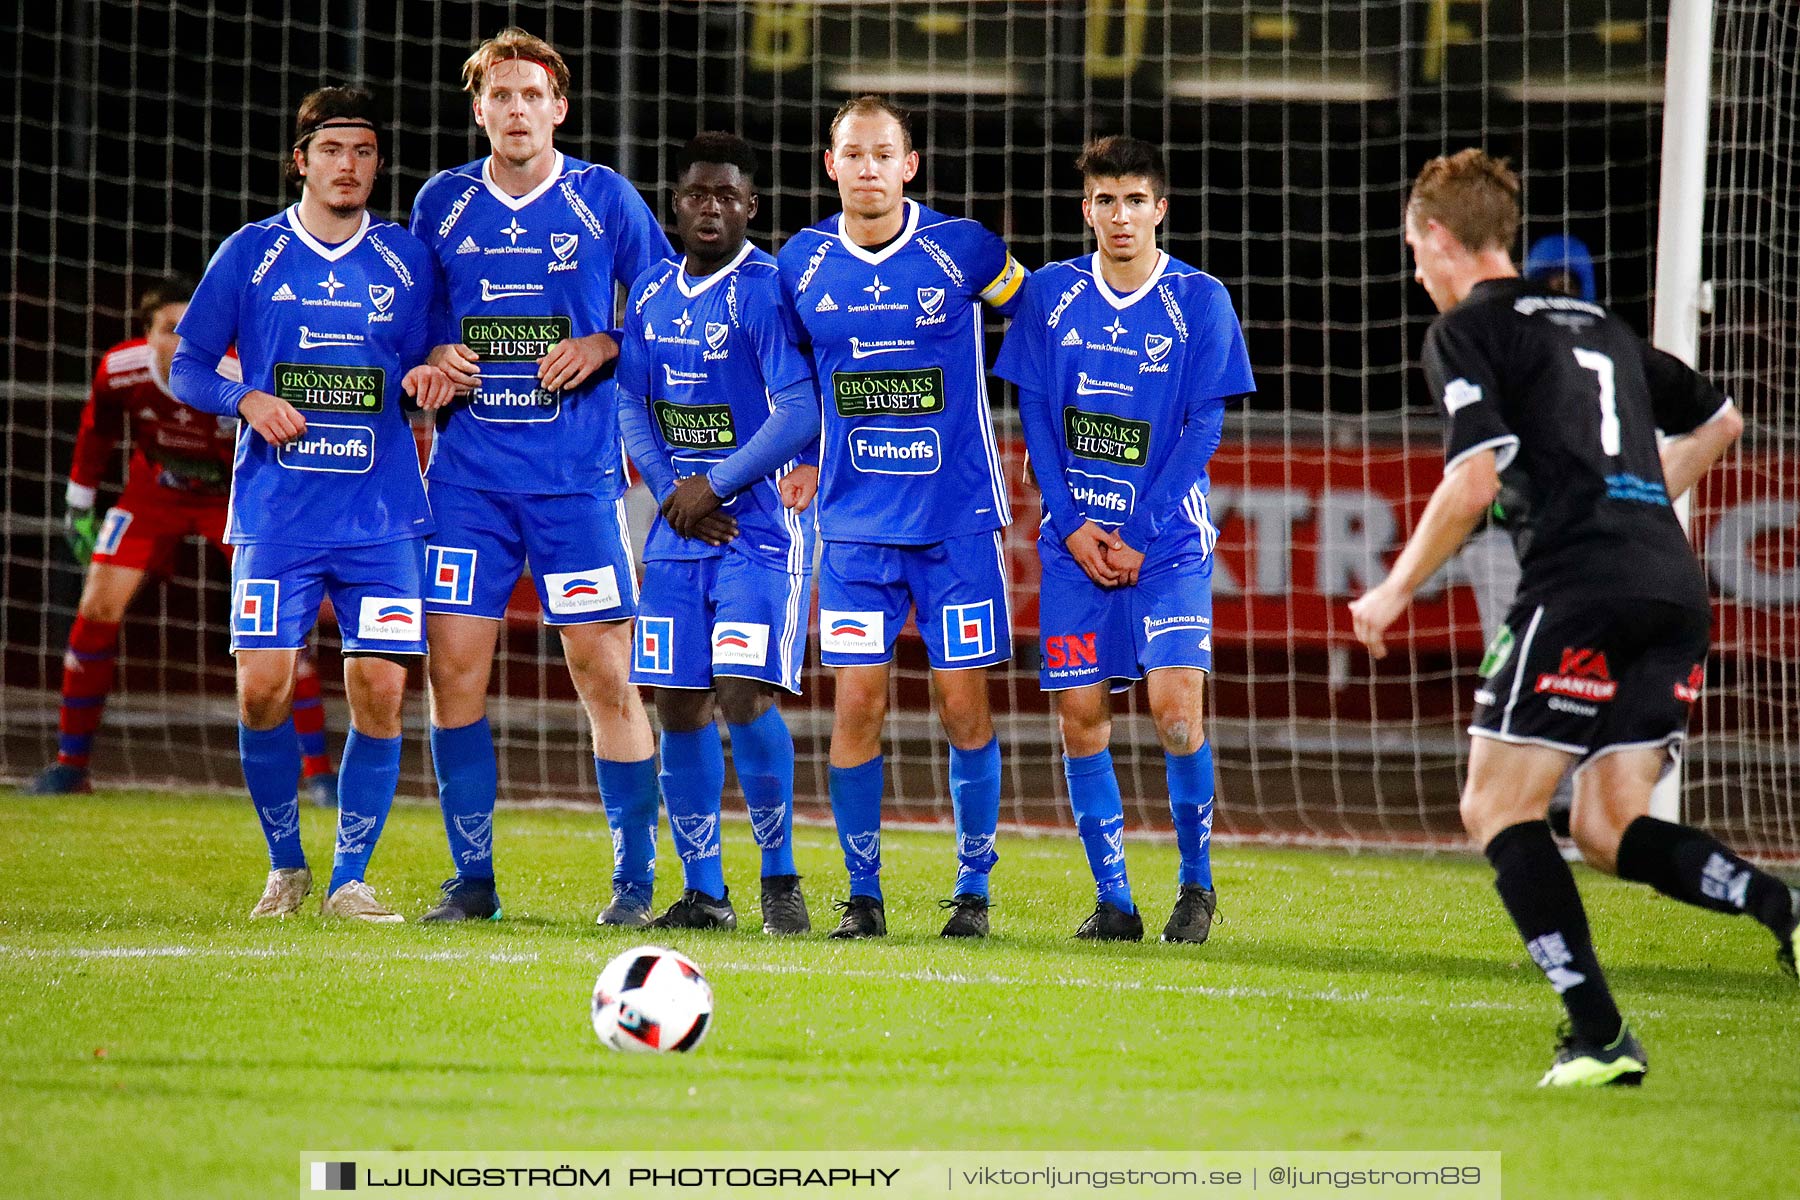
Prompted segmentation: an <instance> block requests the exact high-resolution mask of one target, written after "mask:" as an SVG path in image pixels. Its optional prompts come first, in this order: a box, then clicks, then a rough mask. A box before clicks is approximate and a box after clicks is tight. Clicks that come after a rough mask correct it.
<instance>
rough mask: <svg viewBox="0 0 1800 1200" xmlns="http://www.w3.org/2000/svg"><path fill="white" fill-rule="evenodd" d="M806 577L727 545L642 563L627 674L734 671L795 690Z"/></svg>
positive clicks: (802, 653) (700, 678)
mask: <svg viewBox="0 0 1800 1200" xmlns="http://www.w3.org/2000/svg"><path fill="white" fill-rule="evenodd" d="M811 585H812V580H811V578H810V577H809V576H807V575H793V574H789V573H788V572H787V571H784V570H782V569H781V568H779V567H772V566H768V565H766V564H764V563H760V562H757V561H756V560H755V559H753V558H750V557H749V556H748V555H744V554H735V553H730V552H727V553H725V554H722V555H719V556H717V557H715V558H702V559H695V560H689V561H680V560H674V561H658V562H653V563H646V564H645V565H644V593H643V595H642V596H641V597H640V598H639V600H638V617H637V632H636V638H635V641H634V643H633V645H634V647H635V649H634V651H633V654H632V660H631V682H633V683H641V684H648V685H651V686H653V687H666V688H702V689H704V688H710V687H712V686H713V681H714V680H715V679H716V678H718V677H719V676H721V675H737V676H740V677H742V678H745V679H760V680H762V681H763V682H764V683H772V684H774V685H775V686H776V687H781V688H786V689H787V690H788V691H790V692H792V693H794V694H795V695H796V696H797V695H799V694H800V668H801V666H802V665H803V664H804V662H805V659H806V626H807V621H808V618H809V617H810V616H811V613H810V611H809V609H810V605H809V604H808V601H809V599H810V598H811V591H812V586H811Z"/></svg>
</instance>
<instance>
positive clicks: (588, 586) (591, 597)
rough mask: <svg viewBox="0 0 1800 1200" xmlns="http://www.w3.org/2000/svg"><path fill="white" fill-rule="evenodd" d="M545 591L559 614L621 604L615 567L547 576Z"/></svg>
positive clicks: (606, 607)
mask: <svg viewBox="0 0 1800 1200" xmlns="http://www.w3.org/2000/svg"><path fill="white" fill-rule="evenodd" d="M544 590H545V592H546V593H548V596H549V608H550V611H551V613H553V614H555V615H559V616H561V615H572V614H575V613H590V612H605V611H606V610H607V609H609V608H617V607H619V581H618V576H617V575H616V574H615V573H614V572H613V569H612V568H611V567H601V568H600V569H599V570H596V571H564V572H561V573H559V574H553V575H545V576H544Z"/></svg>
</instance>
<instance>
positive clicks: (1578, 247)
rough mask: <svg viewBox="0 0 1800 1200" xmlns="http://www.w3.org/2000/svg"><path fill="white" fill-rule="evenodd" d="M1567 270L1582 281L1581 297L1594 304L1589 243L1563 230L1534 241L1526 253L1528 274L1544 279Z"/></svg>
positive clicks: (1538, 279)
mask: <svg viewBox="0 0 1800 1200" xmlns="http://www.w3.org/2000/svg"><path fill="white" fill-rule="evenodd" d="M1564 272H1567V273H1568V274H1570V275H1573V276H1574V277H1575V281H1576V282H1577V283H1579V284H1580V285H1581V292H1580V295H1581V298H1582V299H1583V300H1586V301H1587V302H1588V303H1589V304H1592V303H1593V302H1594V256H1593V255H1591V254H1589V253H1588V248H1587V243H1586V242H1583V241H1582V240H1581V239H1580V238H1577V237H1569V236H1568V235H1566V234H1561V233H1553V234H1551V235H1550V236H1548V237H1541V238H1539V239H1538V240H1537V241H1535V242H1533V243H1531V250H1530V251H1529V252H1528V253H1527V254H1526V255H1525V270H1524V275H1525V278H1527V279H1532V280H1536V281H1538V282H1540V283H1541V282H1543V281H1544V280H1545V279H1548V278H1549V277H1550V276H1552V275H1559V274H1562V273H1564Z"/></svg>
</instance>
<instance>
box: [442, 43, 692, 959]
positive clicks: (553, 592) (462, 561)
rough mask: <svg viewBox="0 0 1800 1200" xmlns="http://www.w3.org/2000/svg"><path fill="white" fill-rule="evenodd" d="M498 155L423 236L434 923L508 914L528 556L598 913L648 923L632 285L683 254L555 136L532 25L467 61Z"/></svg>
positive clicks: (452, 192)
mask: <svg viewBox="0 0 1800 1200" xmlns="http://www.w3.org/2000/svg"><path fill="white" fill-rule="evenodd" d="M463 82H464V85H465V87H466V89H467V90H468V91H469V93H470V94H471V95H472V96H473V97H474V114H475V123H476V124H477V125H479V126H480V127H481V128H482V129H483V130H485V131H486V133H487V136H488V141H489V143H490V144H491V146H492V153H491V154H489V155H488V156H487V157H485V158H481V159H477V160H476V161H475V162H472V163H469V164H467V165H466V166H461V167H458V168H456V169H455V170H453V171H445V172H443V173H442V174H439V175H437V176H436V177H435V178H433V179H432V180H431V181H430V182H429V183H427V184H426V185H425V187H424V188H423V189H421V190H420V192H419V197H418V200H417V201H416V202H415V203H414V205H413V214H412V228H413V232H414V233H415V234H417V235H418V237H419V238H420V240H421V241H423V242H424V243H425V244H426V245H427V246H429V247H431V249H432V251H433V253H434V254H436V256H437V260H438V262H439V264H440V265H441V266H442V268H443V273H444V277H445V281H446V287H447V292H448V308H447V310H446V312H445V313H444V314H443V316H444V323H443V328H442V330H441V331H440V334H439V341H440V343H441V344H440V345H439V347H438V349H437V352H436V353H435V354H434V355H433V357H432V361H433V362H434V363H437V364H439V365H440V366H442V367H443V368H444V369H445V370H446V371H447V372H448V373H449V375H450V377H451V378H452V379H453V380H454V381H455V382H456V384H457V385H458V386H459V387H462V388H466V389H469V390H470V395H469V397H468V401H467V403H466V404H459V405H458V406H456V407H455V408H453V409H451V410H449V411H447V412H445V413H443V414H440V418H439V423H438V433H437V441H436V444H435V445H434V447H433V449H432V455H431V464H430V466H429V468H428V469H427V472H426V473H427V476H428V478H429V480H430V484H431V507H432V512H433V514H434V515H435V516H436V518H437V523H438V532H437V536H436V537H434V538H433V539H432V542H431V545H430V548H429V550H428V551H427V554H428V563H427V566H428V569H427V574H426V578H427V580H428V586H427V590H426V595H425V608H426V611H427V612H428V613H430V626H431V630H430V635H431V636H430V640H431V657H430V660H429V664H428V665H429V671H430V675H431V754H432V761H433V763H434V765H435V767H436V770H437V779H438V793H439V798H440V800H441V802H442V804H443V811H444V830H445V833H446V834H447V835H448V837H449V842H450V857H451V861H452V863H453V864H454V866H455V872H456V873H455V875H454V876H453V877H452V878H451V879H450V880H449V881H447V882H446V883H445V884H444V897H443V902H442V903H441V904H439V905H438V906H437V907H436V908H434V909H432V910H431V911H430V912H429V913H427V914H426V915H425V919H426V920H430V921H460V920H471V919H497V918H498V917H499V916H500V897H499V894H498V892H497V891H496V889H495V886H494V856H493V833H494V800H495V795H496V792H497V790H498V787H499V773H498V769H497V764H496V762H495V758H494V741H493V736H492V734H491V733H490V732H489V729H488V723H487V689H488V679H489V676H490V674H491V673H492V670H493V662H494V649H495V646H496V644H497V640H498V638H499V634H500V623H501V621H503V620H504V619H505V616H506V603H507V598H508V597H509V596H510V595H511V594H512V590H513V585H514V584H515V583H517V581H518V579H519V575H520V572H521V571H522V570H523V569H524V567H525V564H526V561H527V560H528V559H529V561H530V564H531V573H532V577H533V579H534V581H535V583H536V585H537V591H538V599H539V601H540V603H541V604H542V606H543V612H544V620H545V621H546V622H547V623H548V624H551V625H554V626H555V627H556V629H557V632H558V633H559V634H560V635H561V637H562V646H563V657H564V659H565V660H566V661H567V663H568V666H569V677H570V679H571V680H572V681H573V682H574V685H575V690H576V691H577V692H578V693H579V694H580V696H581V700H582V704H583V706H584V707H585V708H586V710H587V716H588V720H589V722H590V723H591V724H592V726H593V730H594V743H593V749H594V768H595V772H596V774H597V776H598V783H599V790H600V799H601V801H602V802H603V804H604V805H605V808H606V815H607V821H608V822H609V824H610V825H611V826H612V831H613V846H614V855H613V899H612V902H611V903H610V904H609V905H608V906H607V907H606V908H605V909H604V910H603V911H602V912H601V914H600V922H601V923H602V924H617V925H642V924H644V923H645V922H647V921H648V920H649V919H650V894H651V886H652V883H653V881H654V875H655V861H656V821H657V803H658V798H657V790H656V759H655V746H654V744H653V742H652V740H651V736H650V722H649V720H648V718H646V717H645V715H644V706H643V702H642V701H641V700H640V699H639V698H638V694H637V690H636V689H635V688H633V687H631V686H630V684H629V682H628V680H629V675H630V661H631V624H630V617H631V615H632V613H633V612H634V611H635V609H636V602H637V575H636V572H635V570H634V569H633V567H632V562H631V552H630V550H629V549H628V533H627V530H626V524H625V507H624V500H623V494H624V491H625V486H626V478H625V462H624V454H623V452H622V449H621V447H620V444H619V433H618V403H617V390H616V389H615V388H614V386H613V382H612V380H611V378H609V377H605V376H603V375H602V373H601V372H602V369H603V368H605V367H606V366H608V364H610V363H611V362H612V360H613V359H614V357H615V356H616V355H617V354H618V343H617V342H616V341H615V340H614V337H613V334H612V333H611V332H609V330H612V329H614V324H613V319H614V293H615V288H616V287H618V286H622V285H628V284H630V282H631V281H632V280H634V279H636V278H637V277H638V276H639V275H641V274H642V273H643V272H644V271H646V270H647V269H649V268H650V267H651V266H652V265H653V264H655V263H657V262H660V261H661V260H663V259H665V258H667V257H669V255H670V254H671V253H672V251H671V250H670V248H669V241H668V239H667V238H665V237H664V236H663V233H662V229H661V228H660V227H659V226H658V225H657V223H656V220H655V218H654V217H653V216H652V215H651V213H650V210H649V208H648V207H647V206H646V205H645V204H644V201H643V199H642V198H641V197H640V196H639V195H638V194H637V192H636V191H635V190H634V189H633V188H632V186H631V185H630V184H629V183H627V182H626V181H625V180H624V179H622V178H620V177H619V176H618V175H616V174H614V173H613V172H612V171H610V170H608V169H607V168H606V167H603V166H599V165H597V164H593V163H585V162H580V161H578V160H576V159H573V158H567V157H565V156H564V155H563V154H562V153H560V152H559V151H558V150H557V149H556V147H555V145H554V141H553V139H554V134H555V131H556V127H557V126H558V125H560V124H562V122H563V119H564V118H565V117H566V116H567V115H568V111H569V101H568V90H569V69H568V67H567V66H566V65H565V64H564V63H563V60H562V56H561V55H559V54H558V53H557V52H556V50H555V49H554V48H552V47H551V46H550V45H549V44H548V43H546V42H544V41H543V40H542V39H540V38H537V37H534V36H532V35H531V34H529V33H526V32H525V31H524V30H521V29H507V30H505V31H503V32H502V33H500V34H499V35H498V36H496V37H493V38H489V39H488V40H487V41H486V42H483V43H482V44H481V46H480V47H479V48H478V49H477V50H476V51H475V53H474V54H473V55H471V56H470V57H469V60H468V61H467V62H466V63H464V64H463Z"/></svg>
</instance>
